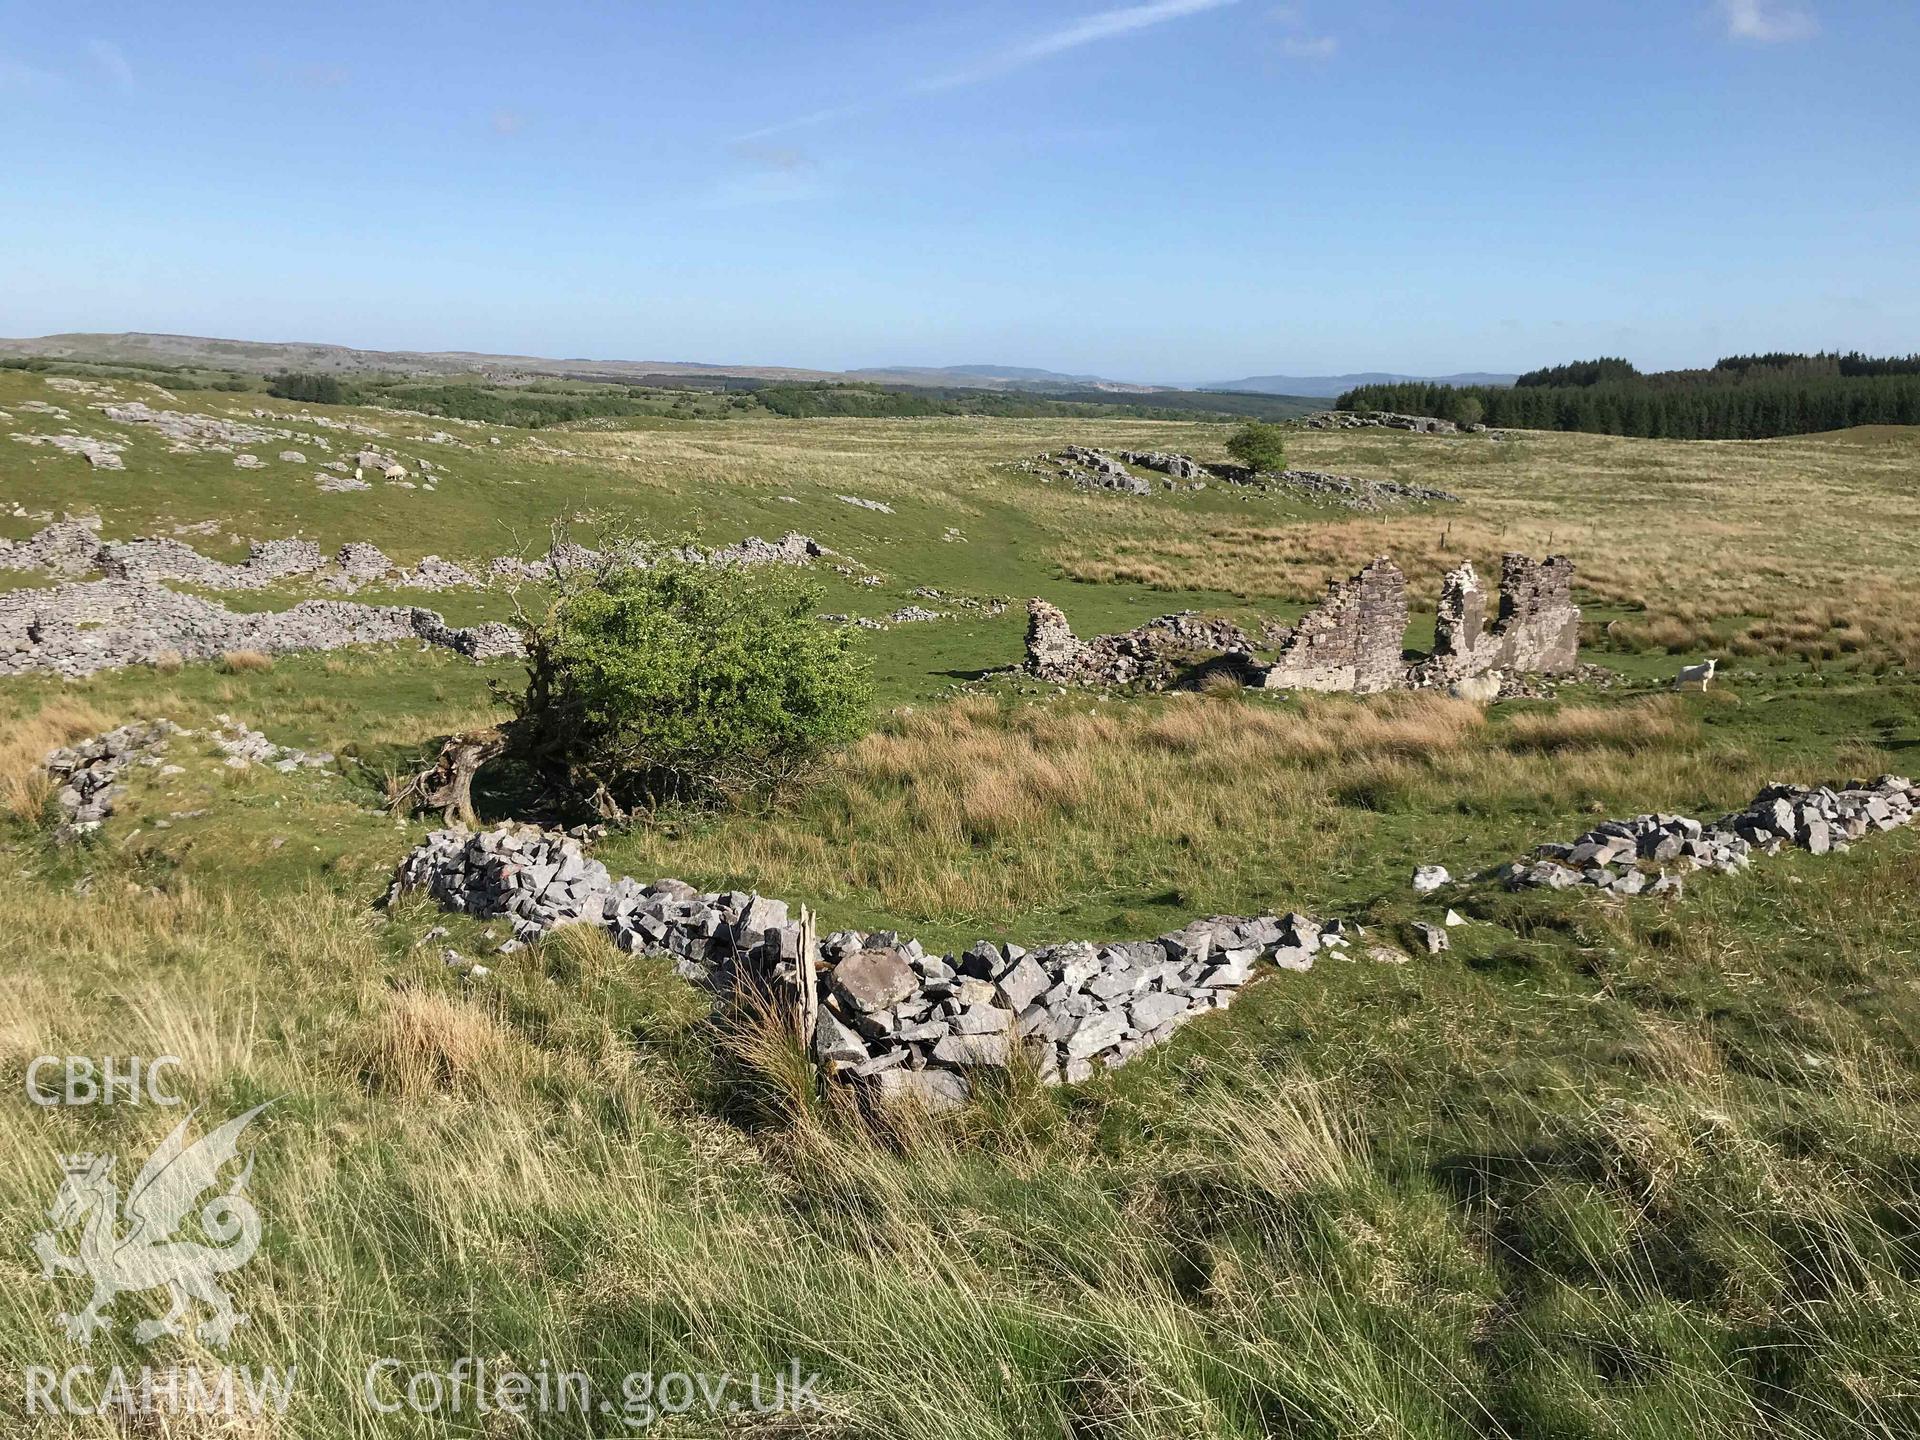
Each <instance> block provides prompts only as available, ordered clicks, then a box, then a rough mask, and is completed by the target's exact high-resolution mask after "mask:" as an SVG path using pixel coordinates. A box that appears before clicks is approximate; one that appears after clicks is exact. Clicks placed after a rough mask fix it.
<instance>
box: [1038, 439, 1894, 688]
mask: <svg viewBox="0 0 1920 1440" xmlns="http://www.w3.org/2000/svg"><path fill="white" fill-rule="evenodd" d="M1292 447H1293V451H1294V463H1296V464H1299V465H1302V466H1307V467H1310V468H1319V469H1330V470H1347V471H1351V472H1354V473H1359V474H1363V475H1369V476H1373V477H1377V478H1384V479H1397V480H1406V481H1415V482H1419V483H1425V484H1436V485H1440V486H1442V487H1444V488H1447V489H1450V490H1453V491H1454V492H1456V493H1458V494H1459V495H1460V496H1461V497H1462V499H1463V500H1464V501H1465V508H1464V509H1451V508H1449V509H1441V510H1435V511H1432V512H1428V513H1420V514H1413V515H1406V514H1398V515H1396V514H1387V515H1351V516H1346V515H1339V516H1335V517H1332V518H1328V519H1325V520H1315V521H1311V522H1308V523H1305V524H1300V525H1248V524H1245V523H1243V522H1240V521H1236V520H1230V519H1213V520H1210V521H1206V522H1203V523H1198V524H1191V525H1186V526H1182V527H1181V528H1180V529H1179V530H1177V531H1172V532H1169V533H1167V534H1165V535H1156V534H1152V533H1142V532H1132V533H1125V532H1120V531H1117V530H1114V529H1112V528H1111V527H1110V528H1108V529H1107V530H1105V531H1103V532H1102V533H1100V534H1098V535H1095V536H1091V537H1086V538H1082V539H1075V540H1070V541H1068V542H1067V543H1065V544H1064V545H1063V546H1062V547H1061V548H1060V552H1059V553H1060V556H1061V559H1062V563H1063V566H1064V568H1065V569H1066V571H1067V573H1068V574H1070V575H1072V576H1074V577H1075V578H1077V579H1081V580H1091V581H1114V582H1123V583H1129V584H1141V585H1147V586H1151V587H1155V588H1160V589H1168V590H1185V589H1202V588H1205V589H1218V590H1224V591H1226V592H1228V593H1232V594H1238V595H1244V596H1250V597H1258V596H1272V597H1277V598H1281V599H1286V600H1291V601H1297V602H1302V603H1306V602H1311V601H1313V600H1315V599H1317V598H1318V597H1319V595H1320V593H1321V591H1322V588H1323V586H1324V585H1325V582H1326V581H1327V580H1328V579H1329V578H1340V577H1344V576H1346V575H1348V574H1351V573H1352V572H1353V571H1354V570H1357V569H1358V568H1359V567H1360V566H1361V565H1363V564H1365V563H1366V562H1367V561H1368V560H1370V559H1371V558H1373V557H1374V556H1375V555H1380V554H1387V555H1391V556H1392V557H1393V559H1394V560H1395V561H1396V563H1398V564H1399V565H1400V567H1401V568H1402V569H1403V570H1405V571H1406V573H1407V576H1408V579H1409V582H1410V584H1411V587H1412V594H1413V598H1414V601H1415V603H1416V606H1420V605H1425V606H1430V605H1431V604H1432V597H1433V595H1434V594H1435V592H1436V588H1437V584H1438V580H1439V577H1440V575H1441V574H1442V573H1444V572H1445V571H1446V570H1448V569H1450V568H1452V567H1453V566H1455V565H1457V564H1458V563H1459V562H1460V561H1461V560H1462V559H1471V560H1473V561H1474V563H1475V565H1476V567H1477V568H1479V569H1480V571H1481V575H1482V579H1483V580H1485V581H1486V582H1488V584H1489V585H1490V586H1491V585H1492V584H1493V583H1494V582H1495V581H1496V580H1497V578H1498V571H1497V565H1498V557H1499V555H1500V554H1501V553H1502V552H1503V551H1506V550H1522V551H1526V552H1528V553H1530V554H1533V555H1536V556H1537V555H1544V554H1547V553H1549V552H1561V553H1565V554H1567V555H1570V556H1571V557H1573V559H1574V562H1575V564H1576V566H1577V567H1578V575H1579V584H1580V587H1581V589H1582V590H1583V591H1585V592H1586V593H1588V594H1590V595H1593V596H1596V597H1598V598H1599V599H1600V600H1601V601H1602V602H1604V603H1606V604H1610V605H1616V606H1624V607H1644V608H1645V610H1646V612H1647V613H1646V614H1645V615H1644V616H1635V617H1629V618H1627V619H1624V620H1622V621H1619V622H1617V623H1618V626H1619V629H1618V631H1617V634H1618V636H1619V638H1620V639H1621V640H1622V641H1623V642H1626V643H1630V644H1631V645H1633V646H1636V647H1652V648H1658V649H1666V650H1671V651H1674V652H1676V653H1681V652H1698V651H1705V650H1710V649H1713V648H1715V647H1716V646H1717V645H1720V644H1723V643H1724V633H1725V632H1729V631H1731V630H1733V629H1736V628H1739V627H1745V628H1744V629H1741V630H1740V634H1739V638H1738V639H1736V640H1735V641H1734V643H1733V646H1732V648H1733V649H1734V650H1736V652H1738V653H1743V654H1756V655H1757V654H1776V655H1788V656H1797V657H1801V658H1808V659H1831V658H1834V657H1836V656H1839V655H1843V654H1847V653H1852V652H1854V651H1859V650H1876V651H1880V652H1884V653H1886V654H1887V655H1889V656H1891V657H1894V658H1898V659H1900V660H1902V661H1904V662H1906V663H1920V619H1914V618H1910V617H1912V616H1914V613H1915V612H1914V607H1913V606H1912V605H1911V604H1909V603H1906V602H1905V601H1904V600H1903V596H1909V595H1911V594H1912V591H1913V587H1914V585H1915V584H1917V583H1920V555H1916V553H1915V552H1914V551H1913V549H1912V547H1911V546H1900V545H1892V544H1878V543H1864V544H1863V543H1862V541H1861V537H1862V536H1863V535H1865V536H1892V535H1903V534H1912V533H1914V531H1915V528H1916V526H1920V490H1916V488H1915V487H1914V485H1913V484H1912V476H1913V474H1914V473H1915V469H1916V466H1920V434H1916V433H1913V432H1907V431H1900V430H1863V431H1855V432H1845V433H1842V434H1839V435H1824V436H1796V437H1792V438H1788V439H1782V440H1769V441H1757V442H1691V443H1686V444H1678V443H1672V442H1664V441H1646V440H1628V439H1622V438H1618V437H1613V436H1601V435H1556V434H1545V433H1529V434H1526V435H1525V436H1524V437H1522V438H1520V439H1518V440H1515V441H1513V442H1509V443H1508V444H1505V445H1488V444H1486V443H1484V442H1480V441H1474V440H1467V439H1462V440H1457V441H1456V440H1437V441H1436V440H1433V439H1431V438H1425V437H1409V436H1395V437H1387V436H1381V437H1378V438H1366V439H1356V438H1354V437H1353V436H1351V435H1326V434H1318V433H1313V432H1306V433H1302V434H1299V435H1297V436H1295V437H1294V438H1293V441H1292ZM1755 617H1758V620H1757V621H1756V619H1755ZM1843 620H1844V621H1846V622H1847V623H1846V624H1845V625H1844V626H1842V625H1839V624H1838V623H1837V622H1839V621H1843Z"/></svg>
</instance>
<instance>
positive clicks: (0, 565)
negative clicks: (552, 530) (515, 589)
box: [0, 520, 826, 591]
mask: <svg viewBox="0 0 1920 1440" xmlns="http://www.w3.org/2000/svg"><path fill="white" fill-rule="evenodd" d="M98 525H99V522H98V521H97V520H62V521H57V522H55V523H53V524H50V525H47V526H45V527H44V528H43V529H41V530H40V531H39V532H38V533H36V534H35V535H33V536H32V537H31V538H29V539H26V540H20V541H12V540H0V570H45V571H50V572H52V573H53V574H56V575H84V574H87V573H88V572H89V571H93V570H98V571H100V572H101V573H102V574H103V575H105V576H107V577H108V578H109V579H115V580H174V581H179V582H182V583H185V584H189V585H198V586H200V587H201V588H202V589H207V590H258V589H261V588H263V587H266V586H270V585H275V584H278V583H280V582H281V581H284V580H289V579H293V578H295V577H298V576H306V575H312V576H316V577H318V578H319V580H320V582H321V583H322V584H324V585H326V586H328V587H330V588H332V589H335V590H349V591H351V590H353V589H355V588H356V587H357V586H358V585H360V584H363V583H373V582H374V581H376V580H378V579H384V578H387V576H388V572H389V571H390V570H391V569H392V568H393V567H392V566H391V565H390V564H389V562H388V561H387V560H386V557H385V556H384V555H382V554H381V553H380V551H379V550H378V549H376V548H375V547H374V546H372V545H367V544H364V543H358V542H356V543H352V544H348V545H345V546H343V547H342V548H341V549H340V551H339V553H338V554H337V555H336V557H335V559H334V563H333V566H332V567H331V568H329V566H328V562H327V557H326V556H325V555H323V554H322V553H321V552H320V547H319V546H317V545H315V544H314V543H313V542H312V541H311V540H296V539H284V540H259V541H255V542H254V543H253V545H252V546H251V547H249V549H248V552H247V558H246V559H245V560H244V561H243V562H241V563H240V564H238V565H234V564H230V563H228V562H227V561H224V560H214V559H211V558H209V557H208V556H205V555H202V554H201V553H200V552H199V551H198V550H195V549H194V548H193V547H192V546H191V545H188V544H187V543H186V542H185V541H182V540H179V539H175V538H173V537H171V536H159V537H148V536H142V537H139V538H136V539H133V540H102V539H101V538H100V532H99V528H98ZM674 553H675V554H676V555H678V556H679V557H680V558H682V559H685V560H691V561H696V562H710V563H713V564H719V565H771V564H782V565H805V564H808V563H809V562H811V561H812V560H813V559H814V558H815V557H817V556H820V555H824V554H825V553H826V551H825V549H824V547H822V546H821V545H820V544H819V542H818V541H816V540H814V539H813V538H812V537H811V536H808V535H802V534H800V533H799V532H797V531H788V532H787V533H786V534H785V535H782V536H781V537H780V538H779V539H778V540H762V539H761V538H760V537H759V536H758V535H749V536H748V537H747V538H746V539H745V540H742V541H741V542H740V543H739V544H737V545H725V546H721V547H719V548H718V549H714V550H700V549H696V548H692V547H687V548H682V549H679V550H676V551H675V552H674ZM375 558H377V559H378V560H379V569H378V570H377V571H375V570H374V569H373V568H372V564H373V561H374V559H375ZM603 558H604V557H603V556H602V555H601V554H600V552H599V551H596V550H589V549H587V548H586V547H584V546H581V545H575V544H572V543H571V542H561V543H560V544H558V545H556V546H554V547H553V549H552V550H551V551H550V552H549V554H548V556H547V557H546V558H545V559H542V560H521V559H519V558H518V557H515V556H510V555H502V556H496V557H495V558H494V559H493V560H491V561H489V562H488V564H487V567H486V568H487V577H488V579H487V580H482V579H481V578H480V577H479V576H476V575H474V574H473V573H472V572H471V571H469V570H467V569H466V568H465V567H463V566H460V565H457V564H455V563H454V562H452V561H450V560H443V559H441V558H440V557H439V556H438V555H428V556H426V557H425V558H424V559H422V560H421V561H420V563H419V564H418V565H417V566H415V567H414V568H413V569H412V570H410V571H407V572H404V573H402V574H400V575H398V576H397V577H395V578H394V580H393V583H395V584H400V585H405V586H407V587H409V588H411V589H415V590H454V589H468V588H477V587H480V586H482V585H485V584H486V583H488V580H508V581H512V580H547V579H551V578H552V577H553V575H554V574H555V573H557V572H558V571H560V570H565V569H569V568H572V569H585V568H589V567H591V566H593V565H597V564H599V563H600V562H601V561H602V559H603Z"/></svg>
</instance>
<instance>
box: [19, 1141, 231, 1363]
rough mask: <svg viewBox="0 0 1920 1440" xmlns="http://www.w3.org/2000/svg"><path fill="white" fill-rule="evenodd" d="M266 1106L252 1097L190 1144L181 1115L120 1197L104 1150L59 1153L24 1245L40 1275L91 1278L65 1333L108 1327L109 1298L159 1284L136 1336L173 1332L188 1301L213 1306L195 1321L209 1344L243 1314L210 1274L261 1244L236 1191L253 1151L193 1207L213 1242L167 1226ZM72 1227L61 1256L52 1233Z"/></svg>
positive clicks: (148, 1338) (179, 1218) (80, 1336)
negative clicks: (228, 1180) (59, 1169)
mask: <svg viewBox="0 0 1920 1440" xmlns="http://www.w3.org/2000/svg"><path fill="white" fill-rule="evenodd" d="M266 1108H267V1107H266V1106H265V1105H259V1106H255V1107H254V1108H253V1109H251V1110H249V1111H247V1113H246V1114H244V1115H241V1116H239V1117H238V1118H237V1119H233V1120H229V1121H228V1122H227V1123H226V1124H224V1125H222V1126H221V1127H220V1128H219V1129H218V1130H215V1131H214V1132H213V1133H212V1134H211V1135H207V1136H205V1137H203V1138H202V1139H200V1140H196V1141H194V1142H192V1143H189V1142H188V1140H187V1126H188V1124H189V1122H191V1121H192V1119H193V1115H189V1116H188V1117H187V1118H186V1119H185V1120H182V1121H181V1122H180V1123H179V1125H177V1126H176V1127H174V1131H173V1133H172V1134H171V1135H169V1136H167V1138H166V1139H165V1140H163V1141H161V1142H160V1146H159V1148H158V1149H156V1150H155V1151H154V1152H153V1154H152V1155H151V1156H150V1157H149V1158H148V1160H147V1163H146V1164H145V1165H144V1166H142V1167H141V1170H140V1175H139V1178H137V1179H136V1180H135V1181H134V1182H133V1188H132V1189H131V1190H130V1191H128V1192H127V1196H126V1199H125V1200H124V1201H123V1200H122V1199H121V1198H120V1192H119V1189H118V1187H116V1186H115V1185H114V1183H113V1178H112V1177H113V1160H114V1157H113V1156H111V1155H66V1156H62V1157H61V1163H62V1164H63V1165H64V1166H65V1168H66V1172H67V1178H66V1180H65V1181H64V1182H63V1183H62V1184H61V1186H60V1191H59V1193H58V1194H57V1195H55V1196H54V1199H53V1204H52V1205H50V1206H48V1207H47V1219H48V1221H49V1222H50V1223H51V1228H50V1229H47V1230H43V1231H41V1232H40V1233H39V1234H38V1235H35V1236H34V1237H33V1250H34V1254H35V1255H37V1256H38V1257H39V1259H40V1273H41V1277H42V1278H43V1279H47V1280H52V1279H54V1278H55V1277H56V1276H58V1275H59V1273H60V1272H61V1271H63V1270H65V1271H70V1272H72V1273H74V1274H76V1275H86V1276H89V1277H91V1278H92V1280H93V1297H92V1298H91V1299H90V1300H88V1301H87V1305H86V1308H85V1309H83V1310H81V1311H80V1312H79V1313H77V1314H72V1313H66V1312H63V1313H62V1314H61V1316H60V1323H61V1324H62V1325H63V1326H64V1327H65V1328H66V1332H67V1338H68V1339H70V1340H77V1341H79V1342H80V1343H81V1344H82V1345H88V1344H91V1343H92V1342H93V1337H94V1334H95V1332H96V1331H101V1330H108V1329H111V1328H112V1326H113V1318H112V1317H111V1316H110V1315H109V1314H108V1313H107V1311H108V1309H109V1308H110V1307H111V1306H112V1304H113V1302H114V1299H115V1297H117V1296H119V1295H123V1294H126V1293H127V1292H129V1291H136V1290H157V1289H159V1288H160V1287H161V1286H165V1287H166V1288H167V1290H168V1292H169V1293H170V1295H171V1296H172V1301H173V1303H172V1305H171V1306H170V1307H169V1309H168V1310H167V1313H166V1315H165V1316H163V1317H162V1318H160V1319H158V1320H143V1321H142V1322H140V1324H139V1325H137V1326H135V1327H134V1331H133V1336H134V1339H135V1340H137V1341H139V1342H140V1343H141V1344H142V1345H150V1344H152V1343H153V1342H154V1341H155V1340H158V1339H160V1338H161V1337H162V1336H177V1335H179V1334H180V1330H181V1324H182V1322H183V1321H184V1320H185V1319H186V1318H187V1315H188V1312H189V1310H190V1309H191V1307H192V1302H193V1301H195V1300H198V1301H199V1302H200V1303H201V1304H203V1305H206V1306H208V1307H210V1308H211V1309H212V1311H213V1314H212V1315H211V1316H209V1317H208V1318H207V1319H205V1320H203V1321H201V1323H200V1325H199V1326H198V1327H197V1330H196V1333H197V1334H198V1335H199V1337H200V1338H201V1339H202V1340H204V1341H206V1342H207V1343H208V1344H209V1345H217V1346H220V1347H222V1348H224V1347H225V1346H226V1344H227V1342H228V1341H229V1340H230V1339H231V1338H232V1336H233V1332H234V1330H235V1328H236V1327H238V1326H240V1325H243V1324H245V1323H246V1319H247V1317H246V1316H245V1315H244V1314H243V1313H242V1312H240V1311H238V1310H235V1309H234V1308H233V1297H232V1296H230V1295H228V1294H227V1292H226V1291H225V1290H223V1289H222V1288H221V1287H220V1284H219V1277H220V1276H222V1275H225V1274H228V1273H229V1272H231V1271H234V1270H238V1269H239V1268H240V1267H241V1266H242V1265H244V1264H246V1263H247V1261H248V1260H250V1259H252V1258H253V1252H254V1251H255V1250H257V1249H259V1248H260V1215H259V1212H258V1211H256V1210H255V1209H254V1208H253V1202H252V1201H251V1200H249V1199H248V1198H247V1196H246V1195H245V1193H243V1192H244V1191H245V1189H246V1184H247V1181H248V1179H249V1178H250V1177H251V1176H252V1174H253V1158H252V1156H251V1155H249V1156H248V1157H247V1160H246V1163H245V1165H244V1166H243V1167H242V1169H241V1171H240V1173H239V1174H238V1175H237V1176H235V1177H234V1180H233V1183H232V1184H230V1185H229V1186H228V1187H227V1188H226V1189H225V1190H223V1191H220V1192H219V1193H218V1194H215V1195H213V1196H212V1197H211V1198H209V1199H208V1200H207V1201H206V1203H205V1204H204V1205H202V1206H201V1207H200V1215H199V1228H200V1230H201V1231H202V1232H204V1233H205V1235H206V1236H207V1238H208V1239H210V1240H211V1241H213V1242H214V1243H213V1244H211V1245H205V1244H201V1243H199V1242H198V1241H197V1240H194V1239H187V1240H180V1239H176V1238H175V1235H174V1232H175V1231H177V1230H179V1229H180V1227H181V1226H182V1225H183V1224H185V1223H186V1221H187V1218H188V1212H189V1211H190V1210H192V1209H193V1207H194V1205H195V1203H196V1202H197V1201H198V1200H199V1198H200V1197H201V1196H202V1195H205V1194H206V1193H207V1192H208V1191H209V1190H212V1189H214V1187H215V1186H216V1185H218V1183H219V1180H220V1172H221V1170H222V1168H223V1167H225V1166H226V1165H227V1164H229V1163H230V1162H231V1161H233V1160H236V1159H238V1158H239V1146H238V1142H239V1139H240V1132H241V1131H243V1130H245V1129H246V1128H247V1125H248V1124H249V1123H250V1122H251V1121H252V1120H253V1118H254V1116H256V1115H258V1114H259V1113H260V1112H261V1111H262V1110H264V1109H266ZM194 1113H195V1114H198V1113H199V1112H198V1111H195V1112H194ZM75 1226H79V1227H80V1248H79V1252H78V1253H77V1254H74V1255H63V1254H61V1253H60V1251H59V1249H58V1244H59V1241H58V1238H57V1237H58V1236H59V1235H60V1234H61V1232H63V1231H66V1230H70V1229H72V1228H73V1227H75ZM123 1226H124V1228H123Z"/></svg>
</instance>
